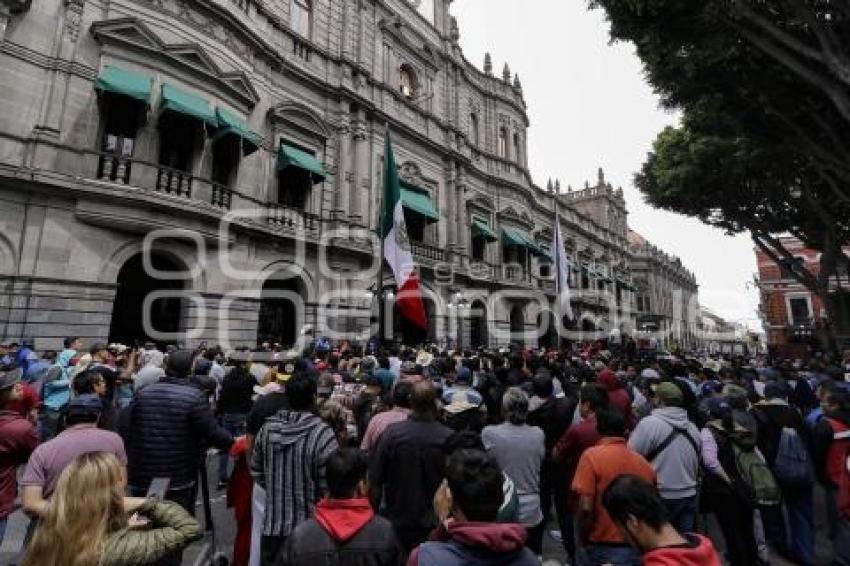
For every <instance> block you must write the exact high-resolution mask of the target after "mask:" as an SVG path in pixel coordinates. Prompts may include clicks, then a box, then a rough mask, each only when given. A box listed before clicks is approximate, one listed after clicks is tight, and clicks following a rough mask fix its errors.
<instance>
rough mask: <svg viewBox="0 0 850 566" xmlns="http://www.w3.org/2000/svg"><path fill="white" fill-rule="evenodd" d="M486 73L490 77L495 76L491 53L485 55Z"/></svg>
mask: <svg viewBox="0 0 850 566" xmlns="http://www.w3.org/2000/svg"><path fill="white" fill-rule="evenodd" d="M484 72H485V73H486V74H488V75H492V74H493V58H492V57H491V56H490V54H489V53H485V54H484Z"/></svg>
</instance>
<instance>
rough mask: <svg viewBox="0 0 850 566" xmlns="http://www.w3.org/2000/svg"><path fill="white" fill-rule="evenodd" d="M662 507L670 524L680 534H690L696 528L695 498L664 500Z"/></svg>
mask: <svg viewBox="0 0 850 566" xmlns="http://www.w3.org/2000/svg"><path fill="white" fill-rule="evenodd" d="M663 501H664V507H666V508H667V514H668V515H669V518H670V524H671V525H673V527H674V528H675V529H676V530H677V531H679V533H681V534H685V533H692V532H694V530H695V527H696V519H697V497H696V495H694V496H693V497H683V498H681V499H664V500H663Z"/></svg>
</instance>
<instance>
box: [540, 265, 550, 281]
mask: <svg viewBox="0 0 850 566" xmlns="http://www.w3.org/2000/svg"><path fill="white" fill-rule="evenodd" d="M540 277H542V278H543V279H548V278H549V277H552V264H551V263H541V264H540Z"/></svg>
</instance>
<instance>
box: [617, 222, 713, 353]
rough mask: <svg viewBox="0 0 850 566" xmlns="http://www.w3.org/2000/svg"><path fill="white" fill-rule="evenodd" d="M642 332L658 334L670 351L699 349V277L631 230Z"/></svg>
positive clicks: (676, 258)
mask: <svg viewBox="0 0 850 566" xmlns="http://www.w3.org/2000/svg"><path fill="white" fill-rule="evenodd" d="M629 244H630V247H631V252H632V278H633V280H634V284H635V287H636V288H637V291H636V292H635V312H636V323H637V329H638V331H639V332H640V331H643V332H645V333H655V334H656V336H658V337H660V339H661V341H662V343H663V345H664V346H665V347H667V348H671V349H675V348H683V349H690V348H694V347H696V346H698V340H697V338H698V336H697V326H698V322H699V301H698V292H699V285H697V281H696V277H695V276H694V274H693V273H691V272H690V271H688V269H687V268H685V266H684V265H682V260H680V259H679V258H678V257H675V256H671V255H669V254H667V253H665V252H664V251H662V250H661V249H659V248H657V247H656V246H654V245H652V244H651V243H650V242H648V241H647V240H646V238H644V237H643V236H641V235H640V234H638V233H637V232H635V231H633V230H629Z"/></svg>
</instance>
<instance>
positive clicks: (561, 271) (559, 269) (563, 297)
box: [552, 213, 573, 320]
mask: <svg viewBox="0 0 850 566" xmlns="http://www.w3.org/2000/svg"><path fill="white" fill-rule="evenodd" d="M552 249H553V250H554V252H555V267H556V269H555V274H556V276H557V279H556V280H555V293H556V294H557V295H558V316H560V317H564V316H566V317H567V318H569V319H570V320H572V319H573V309H572V307H571V306H570V285H569V274H570V263H569V262H568V261H567V250H565V249H564V241H563V240H562V239H561V221H560V219H559V217H558V214H557V213H555V241H554V242H553V243H552Z"/></svg>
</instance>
